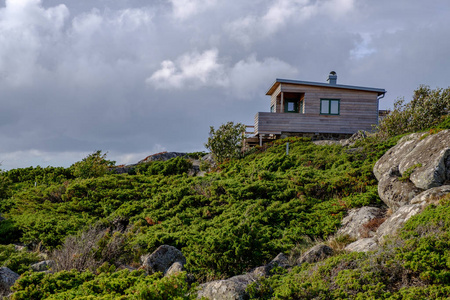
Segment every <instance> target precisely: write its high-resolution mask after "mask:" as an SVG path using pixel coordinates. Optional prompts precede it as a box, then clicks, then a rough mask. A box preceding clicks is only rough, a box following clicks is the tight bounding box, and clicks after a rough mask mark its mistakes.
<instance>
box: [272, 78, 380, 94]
mask: <svg viewBox="0 0 450 300" xmlns="http://www.w3.org/2000/svg"><path fill="white" fill-rule="evenodd" d="M282 83H290V84H297V85H309V86H320V87H326V88H333V89H346V90H357V91H367V92H375V93H377V94H378V96H381V95H384V94H385V93H386V90H385V89H379V88H371V87H364V86H354V85H344V84H329V83H323V82H313V81H300V80H290V79H280V78H277V79H276V80H275V82H274V83H273V84H272V86H271V87H270V89H269V90H268V91H267V93H266V95H269V96H270V95H272V94H273V93H274V92H275V90H276V89H277V88H278V86H279V85H280V84H282Z"/></svg>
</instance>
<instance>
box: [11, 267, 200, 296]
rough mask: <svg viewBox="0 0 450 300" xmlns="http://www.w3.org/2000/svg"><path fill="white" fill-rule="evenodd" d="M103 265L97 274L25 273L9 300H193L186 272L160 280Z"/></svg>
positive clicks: (15, 285)
mask: <svg viewBox="0 0 450 300" xmlns="http://www.w3.org/2000/svg"><path fill="white" fill-rule="evenodd" d="M113 270H114V268H112V269H111V268H109V267H108V266H107V265H104V266H103V267H102V268H100V269H99V271H103V272H101V273H99V274H94V273H92V272H90V271H87V272H78V271H75V270H72V271H62V272H57V273H55V274H44V273H31V272H28V273H25V274H23V275H22V277H20V278H19V279H18V280H17V281H16V283H15V284H14V286H13V288H12V289H13V290H14V291H15V293H14V294H13V296H12V299H13V300H22V299H24V300H25V299H27V300H28V299H35V300H39V299H54V300H56V299H155V300H159V299H161V300H166V299H180V300H181V299H196V294H195V293H190V289H189V286H188V284H187V283H186V273H184V272H183V273H180V274H178V275H174V276H169V277H164V278H161V273H156V274H153V275H150V276H146V274H145V272H144V271H143V270H139V271H132V272H130V271H129V270H127V269H124V270H120V271H117V272H114V271H113Z"/></svg>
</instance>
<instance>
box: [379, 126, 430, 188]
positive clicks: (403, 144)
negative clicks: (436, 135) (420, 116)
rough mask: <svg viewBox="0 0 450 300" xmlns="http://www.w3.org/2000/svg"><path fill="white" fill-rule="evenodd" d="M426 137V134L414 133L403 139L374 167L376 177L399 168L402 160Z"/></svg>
mask: <svg viewBox="0 0 450 300" xmlns="http://www.w3.org/2000/svg"><path fill="white" fill-rule="evenodd" d="M424 135H425V133H413V134H410V135H407V136H404V137H402V138H401V139H400V140H399V141H398V143H397V145H395V146H394V147H392V148H391V149H389V150H388V151H387V152H386V153H385V154H384V155H383V156H382V157H381V158H380V159H379V160H378V161H377V162H376V163H375V166H374V167H373V173H374V174H375V177H376V178H377V179H378V180H380V178H381V177H382V176H383V175H384V174H385V173H387V172H389V170H390V169H391V168H393V167H397V166H398V165H399V164H400V162H401V161H402V159H403V158H404V157H405V156H406V155H407V154H408V153H410V152H411V151H412V150H413V149H414V148H415V147H416V146H417V142H419V141H420V139H421V138H422V137H423V136H424Z"/></svg>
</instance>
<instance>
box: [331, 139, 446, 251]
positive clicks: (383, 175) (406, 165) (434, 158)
mask: <svg viewBox="0 0 450 300" xmlns="http://www.w3.org/2000/svg"><path fill="white" fill-rule="evenodd" d="M373 172H374V174H375V176H376V178H377V179H378V194H379V196H380V198H381V200H383V202H384V203H386V205H387V206H389V208H391V210H392V214H391V215H390V216H389V217H388V218H387V219H386V221H385V222H384V223H382V224H381V225H380V226H379V227H378V229H377V231H376V234H375V236H374V238H370V239H360V240H358V241H356V242H354V243H352V244H349V245H347V247H346V249H347V250H349V251H370V250H373V249H375V248H376V243H378V244H380V243H383V242H384V241H385V240H386V237H387V236H388V235H395V234H396V233H397V232H398V230H399V229H400V228H402V227H403V225H404V224H405V222H406V221H408V220H409V219H410V218H411V217H413V216H415V215H417V214H419V213H420V212H421V211H422V210H423V209H424V208H425V207H426V206H428V205H429V204H431V203H433V204H437V203H438V201H439V199H441V198H442V197H443V196H445V195H446V194H449V193H450V130H443V131H440V132H438V133H436V134H431V135H430V134H428V133H413V134H410V135H408V136H405V137H403V138H401V139H400V140H399V142H398V143H397V145H396V146H394V147H392V148H391V149H389V151H387V152H386V153H385V154H384V155H383V157H381V158H380V159H379V160H378V161H377V162H376V164H375V166H374V168H373ZM349 216H350V214H349ZM344 220H346V219H344ZM343 225H345V226H344V227H343V228H342V229H341V230H340V231H344V230H345V228H347V225H346V224H345V222H343Z"/></svg>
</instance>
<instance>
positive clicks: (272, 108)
mask: <svg viewBox="0 0 450 300" xmlns="http://www.w3.org/2000/svg"><path fill="white" fill-rule="evenodd" d="M270 112H272V113H273V112H275V105H272V106H271V107H270Z"/></svg>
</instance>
